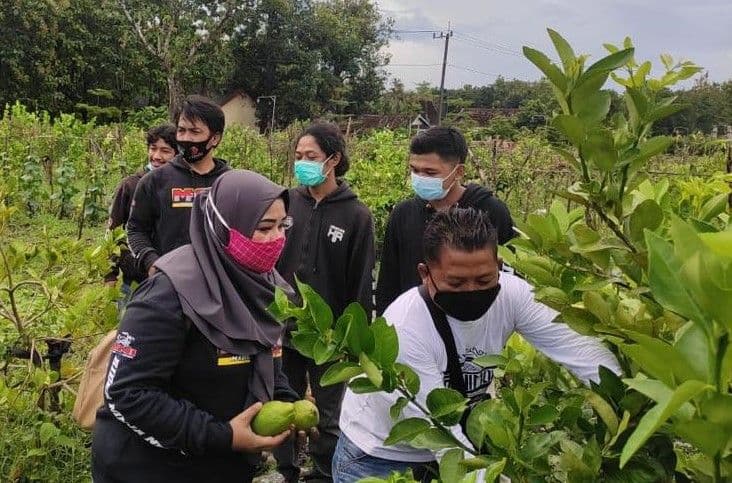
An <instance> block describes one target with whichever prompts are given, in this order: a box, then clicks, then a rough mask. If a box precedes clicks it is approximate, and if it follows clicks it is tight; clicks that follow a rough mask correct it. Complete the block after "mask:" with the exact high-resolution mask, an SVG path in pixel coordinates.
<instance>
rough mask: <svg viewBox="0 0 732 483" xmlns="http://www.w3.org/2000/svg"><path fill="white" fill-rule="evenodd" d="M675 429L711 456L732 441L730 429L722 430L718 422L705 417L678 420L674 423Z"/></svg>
mask: <svg viewBox="0 0 732 483" xmlns="http://www.w3.org/2000/svg"><path fill="white" fill-rule="evenodd" d="M673 431H674V433H676V434H677V435H678V436H680V437H681V438H683V439H684V440H685V441H687V442H689V443H691V444H693V445H694V446H696V447H697V448H698V449H699V450H700V451H701V452H702V453H704V454H706V455H707V456H710V457H713V456H714V455H716V454H717V453H718V452H720V451H722V450H724V448H725V447H727V446H728V445H729V444H730V442H732V441H731V438H730V432H729V431H720V428H719V426H718V425H717V424H715V423H712V422H709V421H705V420H703V419H692V420H691V421H680V422H677V423H676V424H674V425H673Z"/></svg>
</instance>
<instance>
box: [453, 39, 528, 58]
mask: <svg viewBox="0 0 732 483" xmlns="http://www.w3.org/2000/svg"><path fill="white" fill-rule="evenodd" d="M455 40H456V41H458V42H460V43H462V44H466V45H469V46H471V47H475V48H476V49H482V50H487V51H489V52H493V53H496V54H503V55H510V56H512V57H523V56H522V55H521V54H519V53H517V52H516V51H513V50H506V49H500V48H497V47H490V46H488V45H481V44H477V43H472V42H469V41H467V40H463V39H461V38H459V37H458V38H456V39H455Z"/></svg>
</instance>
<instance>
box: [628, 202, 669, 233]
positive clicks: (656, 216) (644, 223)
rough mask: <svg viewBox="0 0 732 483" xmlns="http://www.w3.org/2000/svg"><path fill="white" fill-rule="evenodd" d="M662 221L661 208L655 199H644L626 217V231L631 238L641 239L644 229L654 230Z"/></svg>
mask: <svg viewBox="0 0 732 483" xmlns="http://www.w3.org/2000/svg"><path fill="white" fill-rule="evenodd" d="M662 222H663V210H662V209H661V207H660V206H659V205H658V203H656V201H655V200H645V201H643V202H642V203H640V204H639V205H638V206H636V207H635V210H633V213H632V214H631V215H630V217H629V218H628V232H629V234H630V236H631V238H632V239H633V240H636V241H643V240H644V236H645V233H644V230H646V229H648V230H651V231H654V230H655V229H656V228H658V227H659V226H661V223H662Z"/></svg>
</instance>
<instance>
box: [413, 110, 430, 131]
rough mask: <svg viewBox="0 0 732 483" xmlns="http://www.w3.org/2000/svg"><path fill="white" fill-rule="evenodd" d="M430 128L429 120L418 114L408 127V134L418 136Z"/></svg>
mask: <svg viewBox="0 0 732 483" xmlns="http://www.w3.org/2000/svg"><path fill="white" fill-rule="evenodd" d="M430 127H431V125H430V122H429V120H427V119H426V118H425V117H424V115H422V114H418V115H417V117H415V118H414V120H413V121H412V124H410V126H409V131H410V133H414V134H418V133H421V132H422V131H426V130H427V129H429V128H430Z"/></svg>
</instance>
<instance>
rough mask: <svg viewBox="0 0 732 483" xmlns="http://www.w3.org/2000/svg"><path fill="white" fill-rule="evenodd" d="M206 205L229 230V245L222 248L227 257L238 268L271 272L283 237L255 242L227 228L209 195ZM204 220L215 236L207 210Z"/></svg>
mask: <svg viewBox="0 0 732 483" xmlns="http://www.w3.org/2000/svg"><path fill="white" fill-rule="evenodd" d="M206 203H207V204H209V205H210V206H211V208H212V209H213V211H214V213H216V217H217V218H218V219H219V221H220V222H221V224H222V225H224V227H226V229H227V230H229V243H228V245H226V246H225V247H224V251H225V252H226V253H227V255H229V256H230V257H231V258H232V259H234V261H235V262H236V263H237V264H239V266H241V267H242V268H245V269H247V270H251V271H252V272H256V273H265V272H269V271H271V270H272V269H273V268H274V266H275V263H277V259H278V258H280V253H282V249H283V248H284V247H285V237H284V236H283V237H280V238H278V239H276V240H272V241H268V242H255V241H253V240H252V239H251V238H248V237H246V236H245V235H243V234H242V233H241V232H239V231H238V230H235V229H234V228H231V227H229V225H228V223H226V221H224V218H223V217H222V216H221V213H219V210H218V209H216V206H215V205H214V204H213V201H211V195H209V197H208V199H207V200H206ZM206 219H207V220H208V224H209V226H210V227H211V231H212V232H213V233H214V234H215V233H216V231H215V230H214V227H213V223H212V222H211V218H210V217H209V215H208V210H206Z"/></svg>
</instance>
